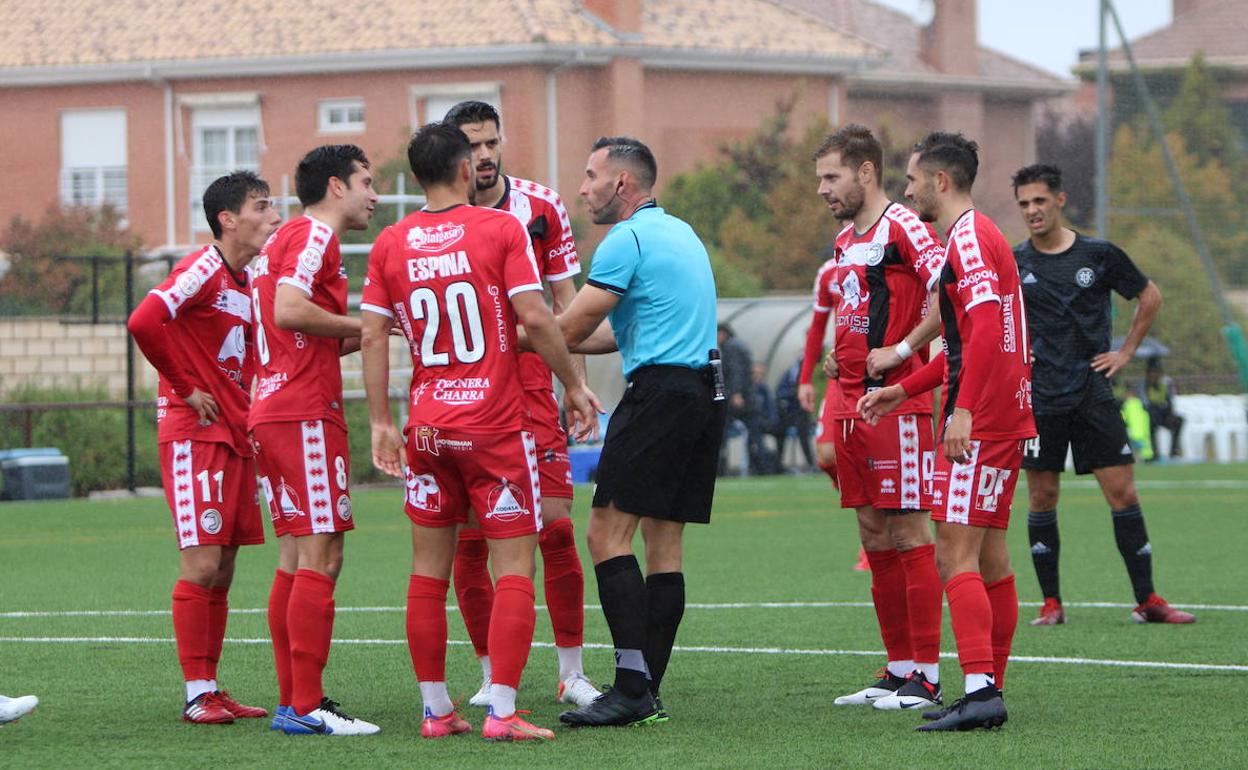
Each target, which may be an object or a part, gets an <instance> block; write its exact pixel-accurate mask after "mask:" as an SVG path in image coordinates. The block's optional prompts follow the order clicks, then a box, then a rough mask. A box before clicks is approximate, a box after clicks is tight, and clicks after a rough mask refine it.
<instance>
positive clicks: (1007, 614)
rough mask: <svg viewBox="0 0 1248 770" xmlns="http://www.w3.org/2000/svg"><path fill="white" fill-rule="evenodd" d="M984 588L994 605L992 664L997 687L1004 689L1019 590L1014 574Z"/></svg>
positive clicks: (1016, 620)
mask: <svg viewBox="0 0 1248 770" xmlns="http://www.w3.org/2000/svg"><path fill="white" fill-rule="evenodd" d="M984 590H985V591H987V593H988V603H989V604H991V605H992V665H993V669H994V670H995V671H996V680H997V689H998V690H1002V689H1005V666H1006V663H1008V662H1009V659H1010V646H1011V645H1012V644H1013V643H1014V629H1015V628H1017V627H1018V591H1016V590H1015V589H1014V576H1013V575H1008V576H1006V577H1003V578H1001V579H1000V580H998V581H996V582H993V583H989V584H988V585H986V586H984Z"/></svg>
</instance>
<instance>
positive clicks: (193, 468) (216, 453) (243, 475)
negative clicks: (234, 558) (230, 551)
mask: <svg viewBox="0 0 1248 770" xmlns="http://www.w3.org/2000/svg"><path fill="white" fill-rule="evenodd" d="M160 475H161V479H162V480H163V482H164V487H165V499H166V500H168V501H169V510H170V511H172V512H173V526H174V528H175V530H176V532H177V535H178V548H179V549H182V548H190V547H192V546H196V545H258V544H260V543H263V542H264V523H263V521H262V519H261V517H260V504H259V501H258V500H257V499H256V464H255V462H254V461H253V460H252V459H251V458H250V457H242V456H241V455H239V454H238V453H237V452H235V451H234V449H233V448H232V447H231V446H230V445H229V444H222V443H218V442H214V441H166V442H164V443H162V444H161V445H160Z"/></svg>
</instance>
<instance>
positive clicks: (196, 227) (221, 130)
mask: <svg viewBox="0 0 1248 770" xmlns="http://www.w3.org/2000/svg"><path fill="white" fill-rule="evenodd" d="M191 125H192V145H193V146H192V155H191V157H192V159H193V160H192V165H191V189H190V192H191V195H190V197H191V201H190V203H191V232H192V234H194V233H199V232H206V231H208V229H209V228H208V222H207V221H206V220H205V219H204V210H203V194H204V190H206V189H207V188H208V185H209V184H211V183H212V181H213V180H214V179H216V178H217V177H220V176H225V175H226V174H228V173H230V172H231V171H257V172H258V171H259V170H260V110H259V109H258V108H256V107H235V108H199V109H195V110H194V113H193V116H192V120H191ZM192 240H193V238H192Z"/></svg>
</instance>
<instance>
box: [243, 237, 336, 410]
mask: <svg viewBox="0 0 1248 770" xmlns="http://www.w3.org/2000/svg"><path fill="white" fill-rule="evenodd" d="M252 276H253V283H252V289H251V297H252V309H253V310H254V311H255V317H256V360H257V362H258V366H257V369H256V371H257V376H258V381H257V383H256V398H255V402H254V403H253V404H252V406H251V415H250V418H249V421H248V425H249V426H256V425H259V424H261V423H266V422H292V421H297V420H329V421H330V422H333V423H336V424H338V425H340V426H342V427H343V428H344V429H345V428H346V427H347V421H346V418H344V417H343V412H342V364H341V363H340V361H339V358H340V354H341V350H342V340H340V339H338V338H337V337H320V336H316V335H312V334H305V333H304V332H299V331H293V330H289V329H281V328H279V327H278V326H277V324H276V323H275V322H274V318H273V303H274V301H275V299H276V297H277V287H278V286H282V285H287V286H294V287H295V288H297V289H298V290H299V291H301V292H303V293H304V294H306V295H307V296H308V298H309V299H310V300H312V302H313V304H315V305H316V306H317V307H319V308H321V309H322V310H325V311H326V312H329V313H333V314H335V315H346V314H347V271H346V267H345V266H344V265H343V263H342V254H341V253H340V251H339V248H338V236H337V235H335V234H334V230H333V228H331V227H330V226H329V225H327V224H325V223H324V222H321V221H320V220H317V219H314V218H313V217H311V216H308V215H307V214H305V215H303V216H301V217H299V218H298V219H292V220H291V221H289V222H287V223H286V224H284V225H282V226H281V227H279V228H278V230H277V232H276V233H274V234H273V237H271V238H270V239H269V242H268V243H266V244H265V245H264V249H263V250H262V251H261V252H260V256H258V257H256V261H255V263H254V265H253V267H252Z"/></svg>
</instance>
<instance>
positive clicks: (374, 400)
mask: <svg viewBox="0 0 1248 770" xmlns="http://www.w3.org/2000/svg"><path fill="white" fill-rule="evenodd" d="M362 316H363V318H362V322H361V323H362V326H363V330H362V334H361V336H360V338H359V342H360V350H361V352H362V355H363V358H364V364H363V372H364V393H365V394H366V395H367V396H368V422H369V425H370V426H371V427H372V435H373V465H374V466H375V467H376V468H377V469H378V470H380V471H381V472H383V473H386V474H388V475H390V476H394V477H395V478H403V438H402V437H401V436H400V435H399V430H398V428H396V427H395V425H394V419H393V418H392V417H391V416H390V342H389V338H390V327H391V326H392V325H393V324H394V321H393V319H391V318H389V317H387V316H384V315H381V314H380V313H373V312H370V311H368V310H365V311H364V312H363V313H362Z"/></svg>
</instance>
